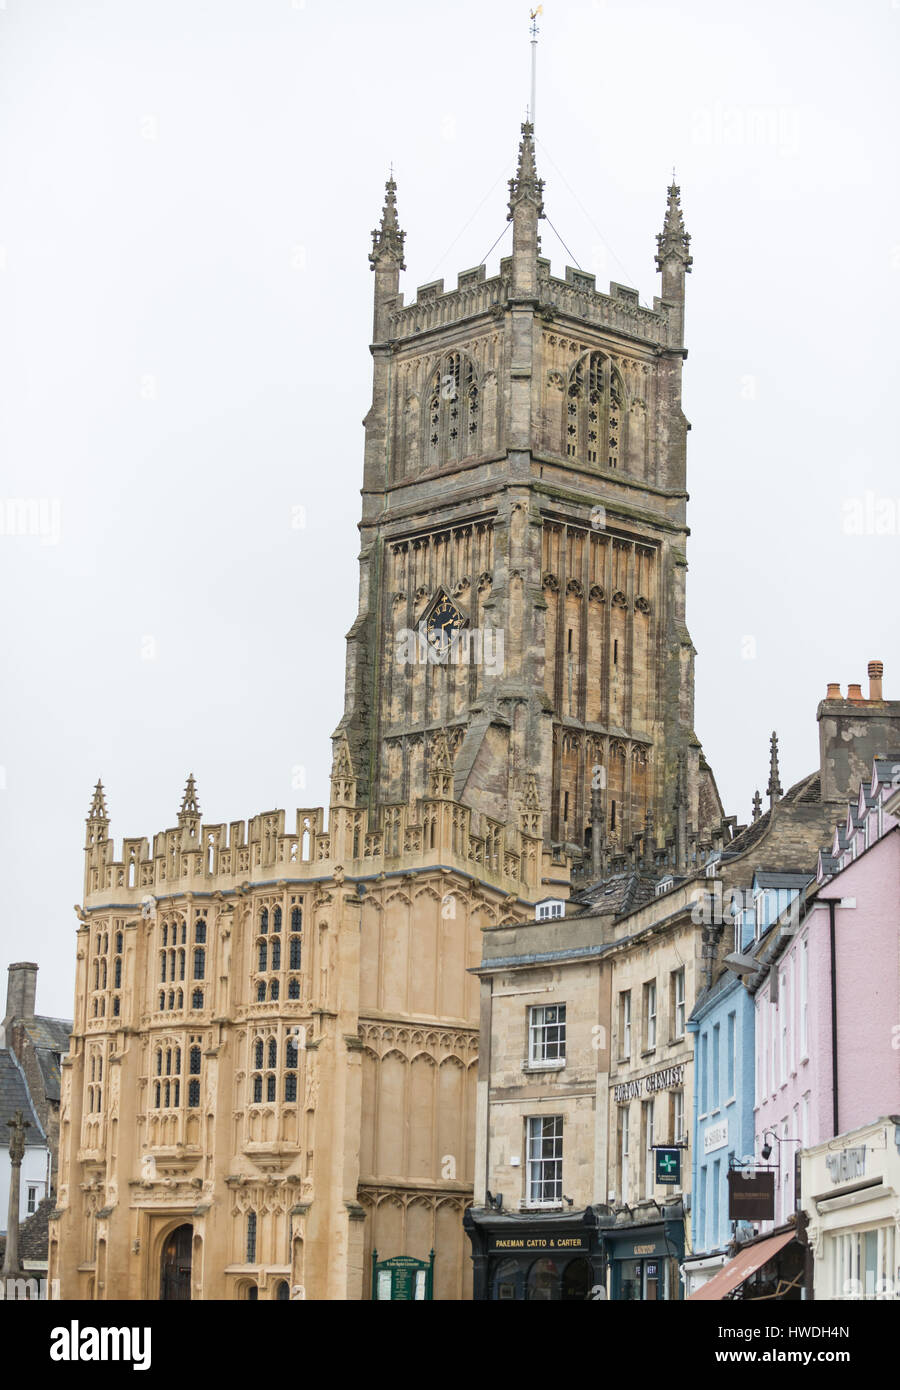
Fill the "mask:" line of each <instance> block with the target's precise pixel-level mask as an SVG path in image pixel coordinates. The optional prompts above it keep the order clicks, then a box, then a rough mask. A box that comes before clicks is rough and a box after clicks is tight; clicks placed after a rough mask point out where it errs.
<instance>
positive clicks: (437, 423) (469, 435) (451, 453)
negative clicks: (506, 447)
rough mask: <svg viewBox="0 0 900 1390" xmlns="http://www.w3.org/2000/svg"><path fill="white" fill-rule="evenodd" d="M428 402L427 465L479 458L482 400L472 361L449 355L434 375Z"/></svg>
mask: <svg viewBox="0 0 900 1390" xmlns="http://www.w3.org/2000/svg"><path fill="white" fill-rule="evenodd" d="M426 401H427V407H428V420H427V428H426V431H425V437H426V439H427V441H428V443H427V445H426V449H425V458H426V461H427V463H428V464H440V463H452V462H454V460H456V459H463V458H468V457H469V456H470V455H471V454H477V453H478V446H479V440H480V430H479V422H480V418H481V400H480V396H479V390H478V381H477V378H476V375H475V364H474V363H473V362H472V360H471V358H470V357H467V356H466V355H465V354H464V353H460V352H448V353H447V354H446V355H445V356H444V357H443V358H442V359H441V363H440V366H439V367H437V369H436V370H435V372H434V374H433V375H432V378H431V383H430V386H429V390H428V394H427V397H426Z"/></svg>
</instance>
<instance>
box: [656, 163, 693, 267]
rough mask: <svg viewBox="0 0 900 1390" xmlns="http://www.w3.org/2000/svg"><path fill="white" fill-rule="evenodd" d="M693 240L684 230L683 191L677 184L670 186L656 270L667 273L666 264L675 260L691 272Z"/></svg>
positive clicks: (657, 241)
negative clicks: (691, 246)
mask: <svg viewBox="0 0 900 1390" xmlns="http://www.w3.org/2000/svg"><path fill="white" fill-rule="evenodd" d="M690 245H691V238H690V236H689V235H688V233H687V232H686V231H685V230H684V216H683V214H682V211H681V189H680V188H679V187H678V185H677V183H670V184H669V201H668V204H667V206H666V216H665V221H664V222H663V229H662V231H661V232H660V233H658V235H657V238H656V268H657V270H661V271H665V263H666V261H668V260H671V259H673V258H674V259H675V260H677V261H680V262H681V264H682V266H683V268H684V270H685V271H687V272H690V269H691V266H692V265H693V263H694V258H693V256H692V255H691V254H690Z"/></svg>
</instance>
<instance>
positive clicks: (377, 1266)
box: [372, 1250, 434, 1303]
mask: <svg viewBox="0 0 900 1390" xmlns="http://www.w3.org/2000/svg"><path fill="white" fill-rule="evenodd" d="M433 1285H434V1251H433V1250H432V1251H431V1252H430V1254H429V1257H428V1259H427V1260H414V1259H413V1257H412V1256H411V1255H394V1256H393V1258H392V1259H390V1260H379V1258H378V1251H377V1250H373V1251H372V1298H373V1299H375V1300H376V1301H381V1302H392V1303H396V1302H415V1301H416V1300H421V1301H423V1302H428V1301H430V1300H431V1298H432V1297H433Z"/></svg>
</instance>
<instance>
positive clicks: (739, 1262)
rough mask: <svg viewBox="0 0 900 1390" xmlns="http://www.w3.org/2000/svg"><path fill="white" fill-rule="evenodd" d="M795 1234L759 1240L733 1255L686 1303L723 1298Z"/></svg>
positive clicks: (791, 1232) (792, 1232) (766, 1261)
mask: <svg viewBox="0 0 900 1390" xmlns="http://www.w3.org/2000/svg"><path fill="white" fill-rule="evenodd" d="M796 1234H797V1233H796V1231H783V1232H782V1233H781V1235H780V1236H769V1238H768V1240H759V1241H757V1242H756V1244H755V1245H750V1246H748V1247H747V1249H746V1250H742V1251H741V1253H740V1254H739V1255H735V1257H734V1259H733V1260H729V1261H728V1263H727V1265H723V1266H722V1268H721V1269H720V1270H719V1272H718V1274H714V1275H713V1277H712V1278H711V1279H708V1280H707V1282H706V1283H705V1284H703V1285H702V1287H701V1288H699V1289H697V1291H696V1293H692V1294H691V1295H690V1296H689V1298H688V1300H687V1301H688V1302H689V1303H691V1302H693V1301H694V1300H695V1299H696V1300H697V1301H698V1302H699V1301H700V1300H701V1299H703V1298H710V1299H717V1298H724V1297H725V1295H726V1294H729V1293H731V1291H732V1289H736V1288H737V1286H738V1284H743V1282H744V1280H745V1279H749V1278H750V1276H751V1274H755V1273H756V1271H757V1270H758V1269H762V1267H763V1265H765V1264H768V1263H769V1260H771V1259H773V1258H774V1256H775V1255H777V1254H778V1252H779V1250H783V1249H784V1247H785V1246H786V1245H789V1244H790V1242H791V1241H792V1240H794V1238H795V1237H796Z"/></svg>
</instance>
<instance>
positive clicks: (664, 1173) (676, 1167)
mask: <svg viewBox="0 0 900 1390" xmlns="http://www.w3.org/2000/svg"><path fill="white" fill-rule="evenodd" d="M654 1153H655V1155H656V1181H657V1182H658V1183H661V1184H662V1186H663V1187H666V1186H675V1187H677V1186H678V1185H679V1184H680V1182H681V1150H680V1149H655V1150H654Z"/></svg>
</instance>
